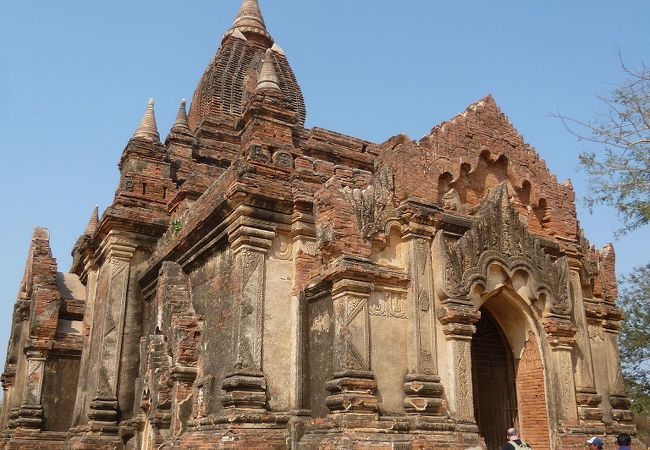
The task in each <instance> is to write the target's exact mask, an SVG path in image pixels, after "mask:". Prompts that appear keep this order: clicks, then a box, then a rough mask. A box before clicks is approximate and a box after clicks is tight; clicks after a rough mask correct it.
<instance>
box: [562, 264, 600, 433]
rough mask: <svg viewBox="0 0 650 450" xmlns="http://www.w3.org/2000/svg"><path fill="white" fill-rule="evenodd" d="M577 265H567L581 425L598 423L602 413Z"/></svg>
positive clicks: (578, 266)
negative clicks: (575, 329)
mask: <svg viewBox="0 0 650 450" xmlns="http://www.w3.org/2000/svg"><path fill="white" fill-rule="evenodd" d="M580 268H581V267H580V262H578V261H575V262H574V261H570V282H571V292H572V300H573V305H574V307H573V319H574V322H575V324H576V327H577V332H576V335H575V340H576V345H575V347H574V348H573V354H574V356H575V360H576V372H575V380H576V401H577V404H578V416H579V417H580V420H581V421H585V422H601V421H602V419H603V410H602V408H600V407H599V405H600V402H601V401H602V397H601V396H600V395H599V394H598V391H597V390H596V382H595V377H594V367H593V360H592V356H591V345H589V328H588V325H587V317H586V315H585V308H584V302H583V298H584V296H583V292H582V283H581V281H580Z"/></svg>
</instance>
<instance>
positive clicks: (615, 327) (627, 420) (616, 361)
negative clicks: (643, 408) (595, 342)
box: [604, 320, 634, 425]
mask: <svg viewBox="0 0 650 450" xmlns="http://www.w3.org/2000/svg"><path fill="white" fill-rule="evenodd" d="M604 331H605V333H604V341H605V342H604V344H605V349H606V355H605V356H606V359H607V375H608V376H607V379H608V380H609V404H610V405H612V419H613V420H614V421H615V422H619V424H630V425H631V424H632V422H633V421H634V414H633V413H632V411H630V410H629V408H630V404H631V403H630V399H629V398H628V397H627V394H626V393H625V385H624V383H623V372H622V371H621V359H620V354H619V350H618V334H619V332H620V322H619V321H618V320H607V321H605V325H604Z"/></svg>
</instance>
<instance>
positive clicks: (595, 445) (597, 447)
mask: <svg viewBox="0 0 650 450" xmlns="http://www.w3.org/2000/svg"><path fill="white" fill-rule="evenodd" d="M585 444H587V445H588V446H589V450H602V448H603V441H602V440H601V439H600V438H598V437H596V436H594V437H592V438H591V439H589V440H588V441H587V442H585Z"/></svg>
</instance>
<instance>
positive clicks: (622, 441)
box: [616, 433, 632, 445]
mask: <svg viewBox="0 0 650 450" xmlns="http://www.w3.org/2000/svg"><path fill="white" fill-rule="evenodd" d="M616 443H617V444H618V445H630V444H631V443H632V438H631V437H630V435H629V434H627V433H621V434H619V435H618V436H616Z"/></svg>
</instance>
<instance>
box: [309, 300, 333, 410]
mask: <svg viewBox="0 0 650 450" xmlns="http://www.w3.org/2000/svg"><path fill="white" fill-rule="evenodd" d="M306 316H307V317H306V320H305V328H306V329H305V334H306V337H305V341H306V342H305V347H304V352H305V370H304V376H305V378H304V382H303V390H304V396H305V403H304V407H305V408H307V409H309V410H310V411H311V415H312V417H325V416H326V415H327V414H328V413H329V409H328V408H327V405H326V404H325V399H326V398H327V391H326V390H325V383H326V381H327V380H328V379H329V377H330V376H331V374H332V372H333V346H332V342H333V341H334V312H333V304H332V295H331V293H330V292H325V293H323V294H321V295H319V296H317V297H315V298H310V299H309V303H308V304H307V307H306Z"/></svg>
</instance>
